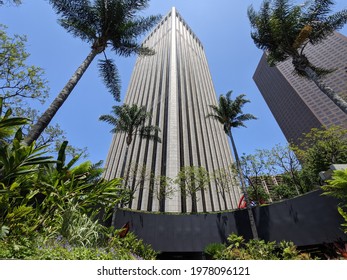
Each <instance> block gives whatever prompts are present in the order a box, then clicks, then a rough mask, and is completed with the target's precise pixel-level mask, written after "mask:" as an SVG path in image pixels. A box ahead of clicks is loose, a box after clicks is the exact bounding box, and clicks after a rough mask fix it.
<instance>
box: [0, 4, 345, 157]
mask: <svg viewBox="0 0 347 280" xmlns="http://www.w3.org/2000/svg"><path fill="white" fill-rule="evenodd" d="M261 2H262V1H260V0H256V1H251V0H151V2H150V7H149V8H148V9H147V10H146V11H145V12H144V13H143V14H144V15H149V14H161V15H166V14H167V13H168V12H169V11H170V9H171V7H172V6H175V7H176V8H177V10H178V12H179V13H180V14H181V15H182V17H183V18H184V19H185V21H186V22H187V23H188V25H189V26H190V27H191V29H192V30H193V31H194V33H195V34H196V35H197V37H198V38H199V39H200V41H201V42H202V44H203V46H204V49H205V53H206V56H207V60H208V63H209V67H210V72H211V76H212V80H213V82H214V86H215V90H216V93H217V95H219V94H225V93H226V92H227V91H229V90H233V93H234V96H237V95H239V94H241V93H244V94H246V96H247V98H248V99H250V100H251V103H249V104H247V105H246V106H245V110H244V111H245V112H247V113H252V114H254V115H255V116H257V117H258V120H253V121H250V122H248V124H247V128H239V129H235V130H234V138H235V141H236V145H237V147H238V150H239V154H242V153H246V154H249V153H253V152H254V151H255V150H256V149H264V148H271V147H273V146H275V145H276V144H278V143H280V144H285V143H286V140H285V138H284V136H283V134H282V132H281V130H280V128H279V127H278V125H277V123H276V121H275V120H274V118H273V116H272V114H271V112H270V110H269V109H268V107H267V105H266V103H265V101H264V99H263V98H262V96H261V94H260V92H259V90H258V89H257V87H256V85H255V83H254V81H253V80H252V76H253V74H254V71H255V69H256V66H257V64H258V62H259V60H260V57H261V55H262V52H261V51H260V50H259V49H257V48H256V47H255V45H254V44H253V41H252V39H251V38H250V25H249V21H248V19H247V7H248V6H249V5H251V4H252V5H253V6H254V7H255V8H256V10H257V9H258V8H259V6H260V3H261ZM300 2H303V1H300ZM335 2H336V5H335V6H334V8H335V9H336V10H341V9H343V8H346V6H347V5H346V2H345V0H339V1H335ZM298 3H299V2H298ZM57 18H58V17H57V16H56V14H55V13H54V12H53V10H52V8H51V7H50V5H49V4H48V1H45V0H35V1H33V0H23V4H22V5H21V6H19V7H6V6H3V7H1V8H0V23H2V24H5V25H7V26H8V31H9V33H10V34H21V35H27V38H28V43H27V51H28V52H29V53H30V54H31V56H30V58H29V63H31V64H34V65H36V66H39V67H42V68H43V69H44V70H45V77H46V79H47V80H48V82H49V87H50V100H48V101H47V102H46V104H45V105H43V106H40V109H41V111H44V109H45V108H47V106H48V105H49V102H50V101H51V100H53V98H54V97H55V96H56V95H57V94H58V93H59V92H60V90H61V89H62V87H63V86H64V85H65V83H66V82H67V80H68V79H69V78H70V76H71V75H72V74H73V72H74V71H75V70H76V68H77V67H78V66H79V65H80V63H81V62H82V61H83V59H84V58H85V57H86V56H87V54H88V53H89V50H90V46H89V45H88V44H87V43H85V42H82V41H81V40H80V39H78V38H74V37H72V36H71V35H70V34H68V33H67V32H66V31H65V30H64V29H63V28H62V27H60V25H59V24H58V23H57ZM340 32H341V33H342V34H344V35H347V28H346V27H344V29H342V30H341V31H340ZM110 57H112V58H113V59H114V60H115V62H116V64H117V66H118V69H119V71H120V75H121V80H122V96H121V99H122V100H123V99H124V96H125V94H126V90H127V87H128V82H129V80H130V76H131V72H132V69H133V66H134V63H135V59H136V57H130V58H120V57H117V56H115V55H113V54H112V55H110ZM116 104H117V103H116V102H115V101H114V100H113V98H112V97H111V95H110V94H109V93H108V92H107V90H106V89H105V87H104V85H103V83H102V80H101V79H100V78H99V74H98V71H97V61H96V60H95V61H94V63H93V64H92V65H91V66H90V67H89V69H88V70H87V72H86V73H85V75H84V76H83V77H82V79H81V80H80V82H79V84H78V85H77V87H76V88H75V89H74V91H73V93H72V94H71V96H70V97H69V98H68V100H67V101H66V103H65V104H64V105H63V107H62V108H61V109H60V111H59V112H58V114H57V115H56V117H55V118H54V121H53V122H57V123H59V124H60V126H61V128H62V129H63V130H65V131H66V136H67V138H68V140H69V142H70V144H72V145H74V146H77V147H81V148H82V147H87V148H88V153H89V157H88V158H89V159H90V160H91V161H93V162H96V161H99V160H105V159H106V156H107V152H108V149H109V146H110V143H111V139H112V135H111V134H110V133H109V131H110V129H111V127H110V126H108V125H107V124H105V123H102V122H100V121H99V120H98V118H99V116H100V115H102V114H108V113H109V112H110V110H111V107H112V105H116Z"/></svg>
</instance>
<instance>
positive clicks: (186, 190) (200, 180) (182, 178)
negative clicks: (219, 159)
mask: <svg viewBox="0 0 347 280" xmlns="http://www.w3.org/2000/svg"><path fill="white" fill-rule="evenodd" d="M209 182H210V176H209V174H208V172H207V171H206V169H205V168H203V167H201V166H184V167H182V168H181V170H180V172H178V174H177V178H176V179H175V183H176V184H177V185H179V186H180V189H181V195H182V196H183V197H185V198H187V197H191V198H192V212H193V213H196V212H197V197H196V194H197V192H198V191H203V190H205V189H206V187H207V185H208V184H209Z"/></svg>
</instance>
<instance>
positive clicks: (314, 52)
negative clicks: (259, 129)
mask: <svg viewBox="0 0 347 280" xmlns="http://www.w3.org/2000/svg"><path fill="white" fill-rule="evenodd" d="M305 53H306V55H307V57H308V58H309V60H310V61H311V62H312V63H313V64H314V65H316V66H320V67H323V68H328V69H335V71H334V72H333V73H331V74H329V75H328V76H326V77H325V78H324V82H325V83H326V85H327V86H329V87H330V88H332V89H333V90H334V91H335V92H337V93H339V94H340V96H341V97H342V98H344V100H346V101H347V72H346V71H347V37H345V36H343V35H342V34H339V33H335V34H333V35H332V36H330V37H329V38H328V39H326V40H325V41H324V42H322V43H320V44H319V45H316V46H307V47H306V51H305ZM293 73H294V72H293V66H292V62H291V60H290V59H288V60H287V61H285V62H282V63H280V64H278V65H277V66H276V67H269V66H268V64H267V62H266V55H265V54H264V55H263V56H262V58H261V60H260V62H259V64H258V67H257V69H256V71H255V73H254V76H253V79H254V81H255V83H256V85H257V87H258V88H259V90H260V92H261V94H262V95H263V97H264V99H265V101H266V103H267V105H268V106H269V108H270V110H271V112H272V114H273V115H274V117H275V119H276V121H277V123H278V124H279V126H280V128H281V129H282V132H283V134H284V135H285V137H286V138H287V140H288V142H294V143H296V144H299V142H300V141H299V138H300V137H301V136H302V134H303V133H307V132H309V131H310V129H311V128H314V127H321V126H326V127H329V126H332V125H339V126H342V127H344V128H347V115H346V114H345V113H344V112H342V110H341V109H339V108H338V107H337V106H336V105H335V104H334V103H333V102H332V101H331V100H330V99H329V98H328V97H327V96H326V95H325V94H324V93H322V92H321V91H320V90H319V89H318V87H317V86H316V85H315V84H314V83H313V82H312V81H309V80H307V79H305V78H302V77H299V76H298V75H295V74H293Z"/></svg>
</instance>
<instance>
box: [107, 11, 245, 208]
mask: <svg viewBox="0 0 347 280" xmlns="http://www.w3.org/2000/svg"><path fill="white" fill-rule="evenodd" d="M143 44H144V46H147V47H149V48H151V49H153V50H154V51H155V55H153V56H145V57H139V58H138V59H137V61H136V64H135V67H134V70H133V74H132V77H131V80H130V84H129V87H128V91H127V95H126V98H125V103H126V104H138V105H142V106H146V109H147V111H149V112H151V113H152V122H151V124H153V125H157V126H159V127H160V129H161V133H160V135H159V136H160V137H161V139H162V143H157V142H154V141H149V140H145V139H141V138H139V137H137V138H136V139H135V141H133V143H132V144H131V146H130V148H129V153H128V158H127V163H130V168H134V169H135V170H136V166H138V167H139V168H141V167H143V166H145V167H146V172H144V173H146V174H142V175H141V174H140V178H139V179H138V180H137V182H140V184H136V182H133V183H132V184H133V185H132V186H131V188H133V189H134V190H136V191H135V193H134V199H133V200H132V202H131V204H130V205H129V207H130V208H131V209H137V210H146V211H165V212H190V211H191V207H192V205H191V204H192V200H191V198H190V197H189V196H185V195H184V194H182V193H181V191H180V188H179V184H178V183H177V182H176V183H175V184H172V185H173V190H174V192H173V193H171V194H170V195H167V196H166V197H165V198H163V197H161V198H160V196H159V198H158V189H156V185H157V181H156V180H155V179H154V177H157V176H166V177H169V178H172V179H174V178H175V177H176V176H177V174H178V172H179V171H180V169H181V167H184V166H202V167H204V168H205V169H206V170H207V171H208V172H210V173H211V172H213V171H215V170H220V169H227V168H228V167H230V166H231V164H232V163H233V159H232V156H231V152H230V147H229V145H228V140H227V136H226V134H225V133H224V131H223V128H222V125H221V124H219V123H218V122H217V121H215V120H213V119H211V118H206V115H207V114H208V112H210V110H209V106H208V105H210V104H217V102H216V96H215V91H214V87H213V83H212V79H211V76H210V72H209V69H208V64H207V60H206V57H205V53H204V49H203V46H202V44H201V42H200V41H199V39H198V38H197V37H196V35H195V34H194V33H193V32H192V30H191V29H190V28H189V27H188V25H187V24H186V23H185V22H184V20H183V19H182V17H181V16H180V15H179V14H178V13H177V12H176V9H175V8H172V10H171V12H170V13H169V14H168V15H167V16H166V17H165V18H164V19H163V20H162V21H161V22H160V23H159V24H158V25H157V27H156V28H155V29H154V31H153V32H152V33H151V34H150V35H149V36H148V37H147V38H146V39H145V40H144V43H143ZM125 147H126V144H125V135H124V134H116V135H114V138H113V140H112V144H111V147H110V150H109V154H108V157H107V160H106V171H105V175H104V176H105V178H106V179H112V178H115V177H120V176H121V169H122V163H123V160H124V153H125ZM131 165H133V166H134V165H135V167H131ZM128 168H129V165H128V166H127V168H126V169H128ZM148 172H149V173H152V174H154V175H152V176H151V175H149V176H148ZM140 173H141V172H140ZM135 174H137V173H136V172H135V173H133V175H132V176H130V177H132V178H130V180H131V179H133V180H135V178H136V177H137V176H138V174H137V175H136V176H135ZM141 176H142V179H141ZM232 181H233V180H232V179H230V180H229V183H231V182H232ZM240 196H241V194H240V188H239V187H238V186H237V184H235V183H232V184H229V186H228V188H227V189H224V190H223V189H222V188H218V186H217V184H216V182H215V181H213V180H212V181H211V182H210V183H209V185H208V186H207V188H206V189H205V190H204V191H199V192H198V193H197V211H198V212H208V211H219V210H224V209H234V208H237V204H238V201H239V198H240Z"/></svg>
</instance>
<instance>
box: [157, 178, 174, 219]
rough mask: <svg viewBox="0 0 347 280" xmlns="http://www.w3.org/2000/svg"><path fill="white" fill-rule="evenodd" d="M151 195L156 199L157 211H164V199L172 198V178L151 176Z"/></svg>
mask: <svg viewBox="0 0 347 280" xmlns="http://www.w3.org/2000/svg"><path fill="white" fill-rule="evenodd" d="M152 184H153V195H154V196H155V197H156V198H157V199H158V202H159V211H160V212H165V199H170V198H172V196H173V194H174V192H175V189H174V180H173V179H171V178H170V177H167V176H162V175H159V176H153V183H152Z"/></svg>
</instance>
